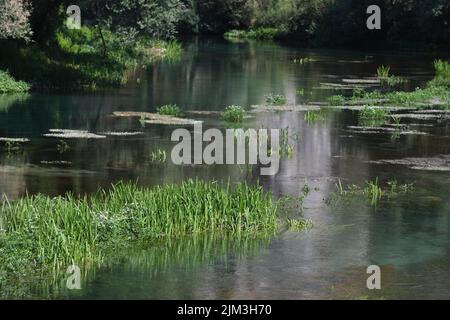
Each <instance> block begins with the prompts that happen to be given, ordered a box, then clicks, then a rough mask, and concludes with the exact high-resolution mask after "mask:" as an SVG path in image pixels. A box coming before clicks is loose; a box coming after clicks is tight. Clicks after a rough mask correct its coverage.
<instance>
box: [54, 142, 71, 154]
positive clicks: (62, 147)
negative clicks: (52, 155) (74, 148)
mask: <svg viewBox="0 0 450 320" xmlns="http://www.w3.org/2000/svg"><path fill="white" fill-rule="evenodd" d="M56 150H58V152H59V153H61V154H62V153H65V152H67V151H69V150H70V146H69V144H68V143H67V142H66V141H64V140H59V142H58V144H57V145H56Z"/></svg>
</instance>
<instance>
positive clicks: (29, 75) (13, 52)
mask: <svg viewBox="0 0 450 320" xmlns="http://www.w3.org/2000/svg"><path fill="white" fill-rule="evenodd" d="M102 34H103V38H104V41H105V44H106V46H107V48H108V51H107V53H106V54H105V53H104V49H103V46H102V41H100V40H99V37H98V31H97V29H96V28H94V27H88V26H83V27H81V28H80V29H78V30H69V29H67V28H64V27H63V28H59V29H58V30H57V31H56V32H55V34H54V35H52V39H53V40H52V41H51V42H50V43H51V44H50V48H49V49H43V48H42V47H40V46H38V45H34V44H29V45H27V46H17V45H15V44H14V43H5V44H2V50H1V51H0V61H2V62H4V63H3V64H2V68H5V69H6V68H8V67H9V68H10V69H11V70H12V68H14V75H15V76H17V77H19V78H20V79H23V80H26V81H27V82H29V83H33V86H36V87H37V88H39V89H41V88H43V89H77V90H88V91H92V90H96V89H98V88H103V87H117V86H120V85H123V84H125V83H126V82H127V80H128V78H129V74H130V73H129V72H127V71H128V70H131V69H133V68H134V67H136V66H138V65H147V64H150V63H153V62H155V61H160V60H172V59H174V58H175V57H176V56H179V55H180V53H181V49H180V45H179V44H176V43H175V42H172V41H162V40H155V39H151V38H149V37H145V36H143V37H139V38H138V39H136V41H135V42H134V43H133V44H129V45H125V44H124V43H123V39H122V37H120V36H119V35H118V34H117V33H114V32H111V31H109V30H106V29H105V30H103V32H102Z"/></svg>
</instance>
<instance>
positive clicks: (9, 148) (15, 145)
mask: <svg viewBox="0 0 450 320" xmlns="http://www.w3.org/2000/svg"><path fill="white" fill-rule="evenodd" d="M5 149H6V152H7V153H8V154H14V153H19V152H20V151H21V150H22V143H21V142H20V141H15V140H6V141H5Z"/></svg>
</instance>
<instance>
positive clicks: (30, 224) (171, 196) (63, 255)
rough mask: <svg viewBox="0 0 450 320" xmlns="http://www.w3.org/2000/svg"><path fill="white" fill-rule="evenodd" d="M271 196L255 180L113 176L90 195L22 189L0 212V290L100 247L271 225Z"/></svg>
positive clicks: (97, 258)
mask: <svg viewBox="0 0 450 320" xmlns="http://www.w3.org/2000/svg"><path fill="white" fill-rule="evenodd" d="M277 210H278V209H277V203H276V202H274V201H273V200H272V195H271V194H269V193H265V192H264V191H263V189H262V187H259V186H249V185H247V184H237V185H235V186H233V187H232V186H231V185H230V184H228V185H225V186H222V185H220V184H219V183H217V182H202V181H198V180H195V181H194V180H188V181H186V182H184V183H182V184H180V185H164V186H158V187H154V188H151V189H148V188H144V187H139V186H137V185H136V184H130V183H119V184H117V185H115V186H113V188H112V189H111V190H110V191H105V190H104V191H99V192H98V193H97V194H96V195H94V196H92V197H89V198H88V197H87V196H84V197H81V198H78V197H75V196H74V195H71V194H67V195H66V196H64V197H48V196H44V195H35V196H26V197H24V198H21V199H19V200H17V201H15V202H14V203H11V202H8V201H6V202H3V203H2V204H1V211H0V291H2V294H4V293H5V292H3V289H4V287H5V286H6V284H5V282H8V283H11V281H13V280H14V279H17V278H21V277H25V276H26V274H27V273H28V272H30V275H36V276H38V275H42V274H46V275H48V276H54V275H55V272H58V271H61V270H65V268H66V267H67V266H68V265H70V264H77V265H79V266H89V265H96V264H98V263H100V262H102V261H103V260H104V259H105V258H106V252H107V251H108V249H111V248H113V247H114V246H117V245H122V246H126V244H130V243H131V242H135V241H155V240H158V239H161V240H163V239H170V238H179V237H183V236H186V235H194V234H197V235H201V234H204V233H209V234H213V233H216V234H234V235H236V236H240V235H243V234H247V235H249V234H258V233H260V232H263V233H264V232H274V231H275V230H276V229H277Z"/></svg>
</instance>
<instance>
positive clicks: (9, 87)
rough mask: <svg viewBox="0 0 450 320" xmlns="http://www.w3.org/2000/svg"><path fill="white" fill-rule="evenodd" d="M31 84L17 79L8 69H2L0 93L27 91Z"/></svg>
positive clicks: (0, 73)
mask: <svg viewBox="0 0 450 320" xmlns="http://www.w3.org/2000/svg"><path fill="white" fill-rule="evenodd" d="M28 90H30V85H29V84H28V83H26V82H24V81H17V80H15V79H14V78H13V77H12V76H11V75H10V74H9V73H8V72H7V71H2V70H0V93H16V92H26V91H28Z"/></svg>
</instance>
